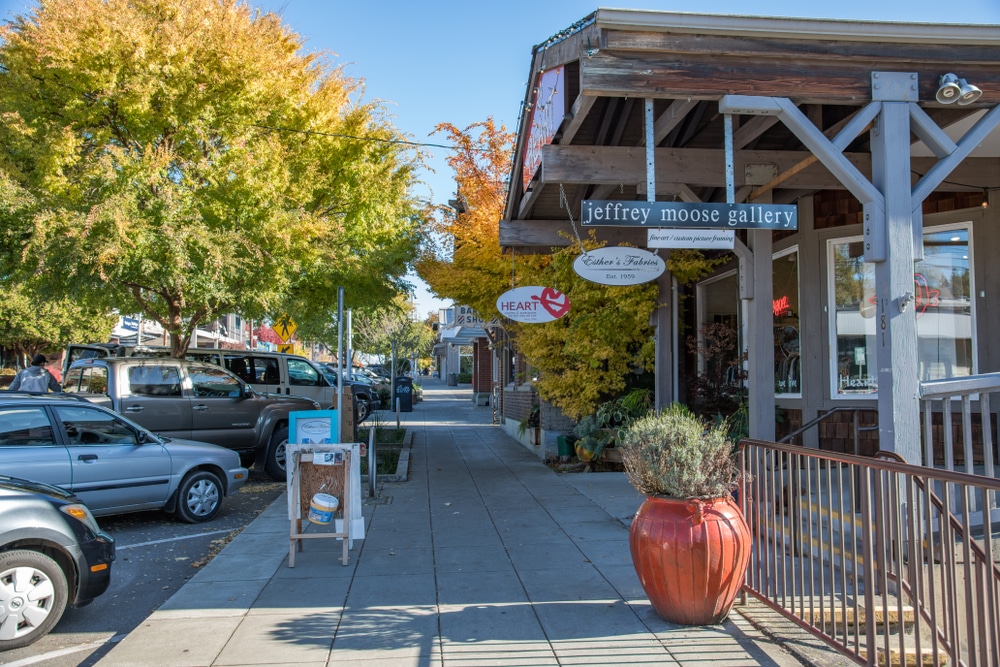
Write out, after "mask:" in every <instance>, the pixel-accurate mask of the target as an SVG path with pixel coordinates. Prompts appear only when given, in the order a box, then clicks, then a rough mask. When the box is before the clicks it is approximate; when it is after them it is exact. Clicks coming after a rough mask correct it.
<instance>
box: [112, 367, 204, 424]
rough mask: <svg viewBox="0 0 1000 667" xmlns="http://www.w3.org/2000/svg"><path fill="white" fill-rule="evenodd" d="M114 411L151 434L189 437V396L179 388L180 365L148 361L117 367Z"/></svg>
mask: <svg viewBox="0 0 1000 667" xmlns="http://www.w3.org/2000/svg"><path fill="white" fill-rule="evenodd" d="M118 374H119V376H120V377H118V378H117V380H118V382H119V389H118V391H119V396H120V399H119V407H118V411H119V412H121V413H122V414H123V415H125V416H126V417H128V418H129V419H131V420H133V421H134V422H136V423H137V424H140V425H142V426H144V427H145V428H146V429H148V430H150V431H152V432H153V433H159V434H161V435H166V436H169V437H172V438H190V437H191V398H190V397H189V396H187V395H186V394H185V393H184V392H183V389H182V387H181V371H180V365H179V364H176V363H171V362H169V361H167V360H151V361H148V362H143V363H142V364H140V365H131V364H127V365H124V366H121V367H119V368H118Z"/></svg>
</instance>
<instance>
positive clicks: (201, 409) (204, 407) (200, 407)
mask: <svg viewBox="0 0 1000 667" xmlns="http://www.w3.org/2000/svg"><path fill="white" fill-rule="evenodd" d="M191 409H192V410H197V411H198V412H204V411H205V410H208V406H207V405H192V406H191Z"/></svg>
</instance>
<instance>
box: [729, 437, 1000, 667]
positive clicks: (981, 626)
mask: <svg viewBox="0 0 1000 667" xmlns="http://www.w3.org/2000/svg"><path fill="white" fill-rule="evenodd" d="M740 452H741V453H740V469H741V472H742V473H743V482H742V484H743V486H742V489H741V493H740V498H741V505H742V507H743V508H744V512H745V513H746V517H747V521H748V523H749V524H750V526H751V529H752V530H753V532H754V534H755V535H756V537H757V539H755V540H754V545H753V547H752V549H751V565H750V568H749V570H748V571H747V578H746V581H745V584H744V591H745V592H746V593H749V594H752V595H753V596H754V597H756V598H758V599H760V600H761V601H762V602H763V603H765V604H767V605H768V606H769V607H771V608H773V609H775V610H776V611H778V612H780V613H781V614H783V615H784V616H786V617H788V618H789V619H791V620H793V621H794V622H795V623H797V624H798V625H800V626H801V627H803V628H805V629H806V630H808V631H809V632H811V633H812V634H814V635H815V636H817V637H819V638H821V639H823V640H824V641H826V642H827V643H829V644H831V645H832V646H835V647H837V648H838V649H839V650H841V651H843V652H844V653H845V654H846V655H849V656H851V657H852V658H853V659H854V660H856V661H857V662H859V663H861V664H869V665H872V664H883V661H885V660H887V659H888V655H889V654H890V653H896V652H897V651H898V652H899V653H900V654H903V653H906V652H910V651H915V652H916V653H917V654H919V653H920V652H921V651H925V652H926V653H925V655H924V657H923V659H920V658H916V656H915V655H914V653H909V657H907V658H906V659H905V660H906V662H905V664H912V662H911V661H912V660H913V659H915V658H916V660H917V663H916V664H930V662H933V664H945V662H943V661H945V660H946V661H947V664H957V665H965V666H967V667H987V666H990V667H992V665H995V658H996V655H1000V568H998V567H997V565H996V563H994V562H993V558H992V553H993V545H994V544H995V540H994V539H992V534H993V533H992V525H991V522H990V519H989V516H988V510H987V511H986V512H984V519H985V520H984V535H983V536H982V537H973V536H972V535H971V530H970V527H971V523H970V508H971V507H972V506H973V505H975V500H976V499H977V498H981V497H984V496H985V497H989V496H991V495H995V494H997V493H1000V479H993V478H989V477H984V476H981V475H975V474H972V473H969V472H959V471H955V470H942V469H935V468H927V467H925V466H920V465H913V464H909V463H906V462H905V461H904V460H902V459H901V457H899V455H898V454H894V453H881V454H876V457H877V458H872V457H862V456H857V455H854V454H847V453H839V452H832V451H826V450H816V449H808V448H803V447H801V446H797V445H791V444H788V443H776V442H769V441H763V440H752V439H749V438H748V439H744V440H742V441H741V442H740ZM939 494H940V495H939ZM953 499H954V500H957V501H958V503H957V505H958V506H959V507H961V508H962V510H961V512H958V513H956V512H955V511H954V509H953V508H954V507H955V506H956V504H955V502H954V500H953ZM858 501H860V503H859V502H858ZM858 505H859V506H860V511H861V514H860V516H859V515H858V514H857V510H855V509H853V508H854V507H856V506H858ZM907 607H909V611H907V610H906V608H907ZM892 610H895V611H892ZM866 611H867V613H866ZM904 613H905V614H907V615H908V616H909V618H910V620H905V618H904ZM860 614H864V620H860V619H861V618H862V617H861V616H860ZM890 614H892V615H893V616H896V617H897V618H898V620H897V621H896V622H897V623H898V624H899V626H900V628H899V632H898V633H894V632H893V631H892V628H891V627H890V625H888V620H887V619H888V618H889V616H890ZM876 617H878V619H879V620H876ZM911 623H912V624H913V625H912V626H910V625H909V624H911ZM904 624H906V625H907V629H910V630H912V631H913V634H912V635H910V634H907V633H906V632H905V631H904ZM924 633H927V634H924ZM928 660H929V661H930V662H928Z"/></svg>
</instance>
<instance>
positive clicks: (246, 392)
mask: <svg viewBox="0 0 1000 667" xmlns="http://www.w3.org/2000/svg"><path fill="white" fill-rule="evenodd" d="M240 386H241V387H242V388H243V391H242V392H241V396H240V397H241V398H253V396H254V390H253V387H251V386H250V385H248V384H246V383H242V384H241V385H240Z"/></svg>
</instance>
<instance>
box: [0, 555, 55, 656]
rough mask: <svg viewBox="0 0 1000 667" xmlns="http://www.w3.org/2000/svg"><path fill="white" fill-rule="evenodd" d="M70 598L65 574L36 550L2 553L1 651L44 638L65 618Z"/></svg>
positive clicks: (0, 561)
mask: <svg viewBox="0 0 1000 667" xmlns="http://www.w3.org/2000/svg"><path fill="white" fill-rule="evenodd" d="M68 599H69V586H68V585H67V583H66V575H65V574H64V573H63V571H62V569H60V568H59V565H57V564H56V562H55V561H54V560H52V559H51V558H49V557H48V556H46V555H45V554H41V553H38V552H37V551H19V550H15V551H8V552H6V553H3V554H0V651H6V650H8V649H14V648H21V647H23V646H27V645H28V644H31V643H33V642H34V641H36V640H38V639H40V638H42V637H44V636H45V635H46V634H48V632H49V630H51V629H52V628H53V627H55V624H56V623H58V622H59V619H60V618H62V615H63V612H64V611H65V610H66V602H67V600H68Z"/></svg>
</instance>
